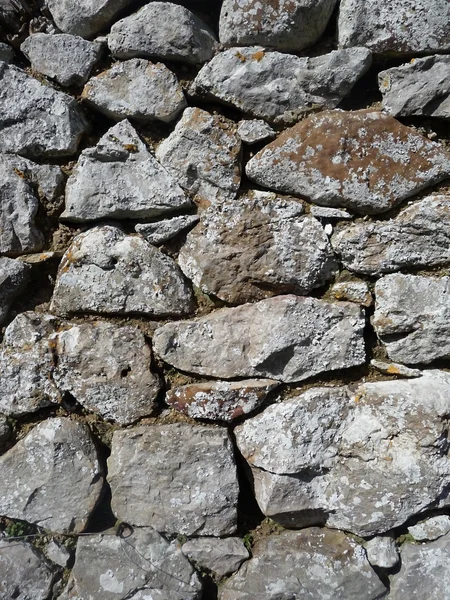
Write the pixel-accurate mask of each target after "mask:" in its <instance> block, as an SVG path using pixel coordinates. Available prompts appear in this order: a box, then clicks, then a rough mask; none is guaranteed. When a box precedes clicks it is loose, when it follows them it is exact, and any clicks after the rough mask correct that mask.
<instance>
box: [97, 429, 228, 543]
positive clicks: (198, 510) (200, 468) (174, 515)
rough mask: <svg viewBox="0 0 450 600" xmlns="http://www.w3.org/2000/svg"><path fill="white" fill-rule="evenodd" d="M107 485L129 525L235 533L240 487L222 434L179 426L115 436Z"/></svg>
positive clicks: (186, 531) (120, 515)
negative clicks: (109, 486) (108, 484)
mask: <svg viewBox="0 0 450 600" xmlns="http://www.w3.org/2000/svg"><path fill="white" fill-rule="evenodd" d="M108 481H109V483H110V485H111V491H112V509H113V511H114V513H115V514H116V515H117V517H118V518H119V519H123V520H125V521H127V522H128V523H131V524H132V525H137V526H147V525H151V526H152V527H154V528H155V529H156V530H158V531H162V532H170V533H182V534H185V535H214V536H222V535H228V534H232V533H234V531H235V530H236V518H237V511H236V506H237V497H238V492H239V488H238V482H237V476H236V467H235V464H234V458H233V449H232V444H231V440H230V439H229V437H228V434H227V432H226V431H225V430H223V429H213V428H210V427H204V426H192V425H187V424H180V423H178V424H172V425H154V426H150V427H136V428H134V429H128V430H126V431H124V430H122V431H116V432H115V433H114V436H113V441H112V447H111V457H110V458H109V459H108Z"/></svg>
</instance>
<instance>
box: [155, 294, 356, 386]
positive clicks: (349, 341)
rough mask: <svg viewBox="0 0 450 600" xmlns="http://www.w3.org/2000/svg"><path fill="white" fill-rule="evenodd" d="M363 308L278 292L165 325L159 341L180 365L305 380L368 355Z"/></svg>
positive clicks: (160, 349) (214, 373)
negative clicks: (265, 297) (365, 342)
mask: <svg viewBox="0 0 450 600" xmlns="http://www.w3.org/2000/svg"><path fill="white" fill-rule="evenodd" d="M363 328H364V317H363V315H362V311H361V309H360V308H359V307H358V306H356V305H354V304H349V303H333V304H329V303H327V302H324V301H322V300H316V299H315V298H305V297H297V296H292V295H288V296H277V297H275V298H269V299H268V300H262V301H260V302H257V303H255V304H247V305H244V306H239V307H237V308H223V309H220V310H217V311H215V312H214V313H212V314H211V315H208V316H206V317H200V318H198V319H193V320H191V321H179V322H177V323H168V324H167V325H163V326H162V327H159V328H158V329H157V330H156V332H155V334H154V337H153V347H154V350H155V352H156V354H158V355H159V356H160V357H161V358H162V359H163V360H165V361H166V362H168V363H169V364H171V365H173V366H175V367H176V368H177V369H181V370H183V371H188V372H192V373H198V374H200V375H207V376H210V377H223V378H233V377H269V378H271V379H277V380H279V381H284V382H287V383H288V382H294V381H302V380H303V379H307V378H308V377H311V376H312V375H316V374H317V373H321V372H323V371H330V370H333V369H344V368H348V367H352V366H356V365H359V364H362V363H363V362H364V360H365V350H364V340H363V335H362V331H363Z"/></svg>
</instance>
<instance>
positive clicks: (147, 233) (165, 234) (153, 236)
mask: <svg viewBox="0 0 450 600" xmlns="http://www.w3.org/2000/svg"><path fill="white" fill-rule="evenodd" d="M199 220H200V217H199V216H198V215H181V216H179V217H172V218H171V219H164V220H163V221H155V222H154V223H139V224H138V225H136V226H135V228H134V229H135V231H136V232H137V233H140V234H141V235H142V237H143V238H145V239H146V240H147V242H148V243H149V244H154V245H155V246H159V245H160V244H164V243H165V242H168V241H170V240H171V239H173V238H174V237H176V236H177V235H178V234H179V233H181V232H183V231H185V230H186V229H189V228H190V227H192V226H193V225H196V224H197V223H198V222H199Z"/></svg>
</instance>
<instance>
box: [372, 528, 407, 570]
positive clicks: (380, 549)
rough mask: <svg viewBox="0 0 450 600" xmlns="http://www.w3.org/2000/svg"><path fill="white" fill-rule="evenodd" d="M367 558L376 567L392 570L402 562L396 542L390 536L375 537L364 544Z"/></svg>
mask: <svg viewBox="0 0 450 600" xmlns="http://www.w3.org/2000/svg"><path fill="white" fill-rule="evenodd" d="M364 548H365V549H366V552H367V558H368V559H369V562H370V564H371V565H372V566H374V567H380V568H381V569H392V567H395V565H396V564H397V563H398V561H399V560H400V556H399V554H398V550H397V547H396V545H395V541H394V539H393V538H392V537H390V536H389V535H383V536H378V537H374V538H372V539H371V540H369V541H368V542H366V543H365V544H364Z"/></svg>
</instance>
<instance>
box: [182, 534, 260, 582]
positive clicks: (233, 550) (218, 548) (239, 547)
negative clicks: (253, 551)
mask: <svg viewBox="0 0 450 600" xmlns="http://www.w3.org/2000/svg"><path fill="white" fill-rule="evenodd" d="M181 550H182V552H183V554H185V555H186V556H187V557H188V558H189V560H191V561H194V562H195V563H196V564H197V565H199V566H201V567H204V568H206V569H209V570H210V571H213V573H215V574H216V576H217V577H218V578H222V577H225V575H229V574H230V573H234V572H235V571H237V570H238V569H239V567H240V566H241V564H242V563H243V562H244V561H246V560H248V559H249V558H250V554H249V552H248V550H247V548H246V547H245V546H244V543H243V542H242V540H241V539H240V538H236V537H229V538H224V539H217V538H205V537H201V538H194V539H193V540H189V541H188V542H186V543H185V544H183V546H182V548H181Z"/></svg>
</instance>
